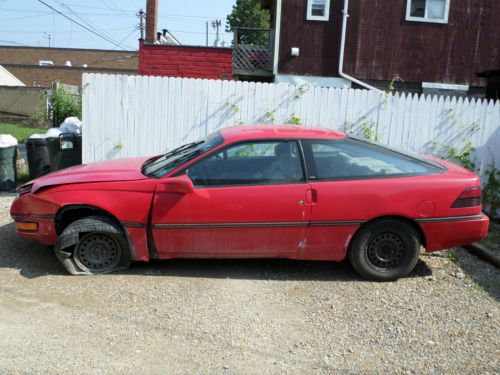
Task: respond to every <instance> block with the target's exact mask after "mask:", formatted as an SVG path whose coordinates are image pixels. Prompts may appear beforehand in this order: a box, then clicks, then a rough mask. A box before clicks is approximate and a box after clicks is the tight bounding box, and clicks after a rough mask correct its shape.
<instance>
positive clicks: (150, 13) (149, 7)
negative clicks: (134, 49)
mask: <svg viewBox="0 0 500 375" xmlns="http://www.w3.org/2000/svg"><path fill="white" fill-rule="evenodd" d="M157 24H158V0H147V3H146V42H148V43H154V42H155V39H156V29H157Z"/></svg>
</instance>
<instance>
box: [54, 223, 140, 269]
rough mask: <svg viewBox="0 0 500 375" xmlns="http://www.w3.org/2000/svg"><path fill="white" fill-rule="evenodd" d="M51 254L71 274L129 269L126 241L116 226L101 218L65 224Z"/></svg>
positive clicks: (128, 252) (128, 253) (129, 260)
mask: <svg viewBox="0 0 500 375" xmlns="http://www.w3.org/2000/svg"><path fill="white" fill-rule="evenodd" d="M54 250H55V253H56V256H57V258H58V259H59V260H60V261H61V263H62V264H63V266H64V267H65V268H66V270H67V271H68V272H69V273H70V274H72V275H102V274H106V273H110V272H113V271H117V270H123V269H127V268H129V267H130V263H131V259H130V251H129V245H128V241H127V238H126V237H125V234H124V233H123V230H122V229H121V228H120V226H119V225H118V224H117V223H116V222H115V221H113V220H112V219H110V218H107V217H105V216H89V217H86V218H83V219H80V220H77V221H74V222H73V223H71V224H70V225H68V226H67V227H66V228H65V229H64V230H63V232H62V233H61V235H60V236H59V238H58V239H57V242H56V245H55V248H54Z"/></svg>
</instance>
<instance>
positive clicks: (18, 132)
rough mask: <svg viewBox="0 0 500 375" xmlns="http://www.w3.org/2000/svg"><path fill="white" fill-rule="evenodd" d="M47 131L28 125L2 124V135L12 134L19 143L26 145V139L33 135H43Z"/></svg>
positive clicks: (0, 131)
mask: <svg viewBox="0 0 500 375" xmlns="http://www.w3.org/2000/svg"><path fill="white" fill-rule="evenodd" d="M46 131H47V130H46V129H43V128H35V127H32V126H28V125H22V124H6V123H0V134H10V135H12V136H13V137H14V138H16V139H17V141H18V142H19V143H24V141H25V139H26V138H28V137H29V136H30V135H32V134H35V133H39V134H43V133H45V132H46Z"/></svg>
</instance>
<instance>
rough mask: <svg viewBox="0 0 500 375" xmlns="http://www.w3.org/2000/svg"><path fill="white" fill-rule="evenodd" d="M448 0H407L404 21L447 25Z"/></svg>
mask: <svg viewBox="0 0 500 375" xmlns="http://www.w3.org/2000/svg"><path fill="white" fill-rule="evenodd" d="M449 11H450V0H407V4H406V20H407V21H418V22H434V23H448V14H449Z"/></svg>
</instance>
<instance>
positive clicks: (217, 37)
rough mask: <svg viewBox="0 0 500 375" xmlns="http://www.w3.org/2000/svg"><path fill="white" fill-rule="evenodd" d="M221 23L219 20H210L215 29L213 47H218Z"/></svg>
mask: <svg viewBox="0 0 500 375" xmlns="http://www.w3.org/2000/svg"><path fill="white" fill-rule="evenodd" d="M221 25H222V22H221V20H215V21H212V27H213V28H214V29H216V37H215V42H214V47H219V45H220V38H219V28H220V27H221Z"/></svg>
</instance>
